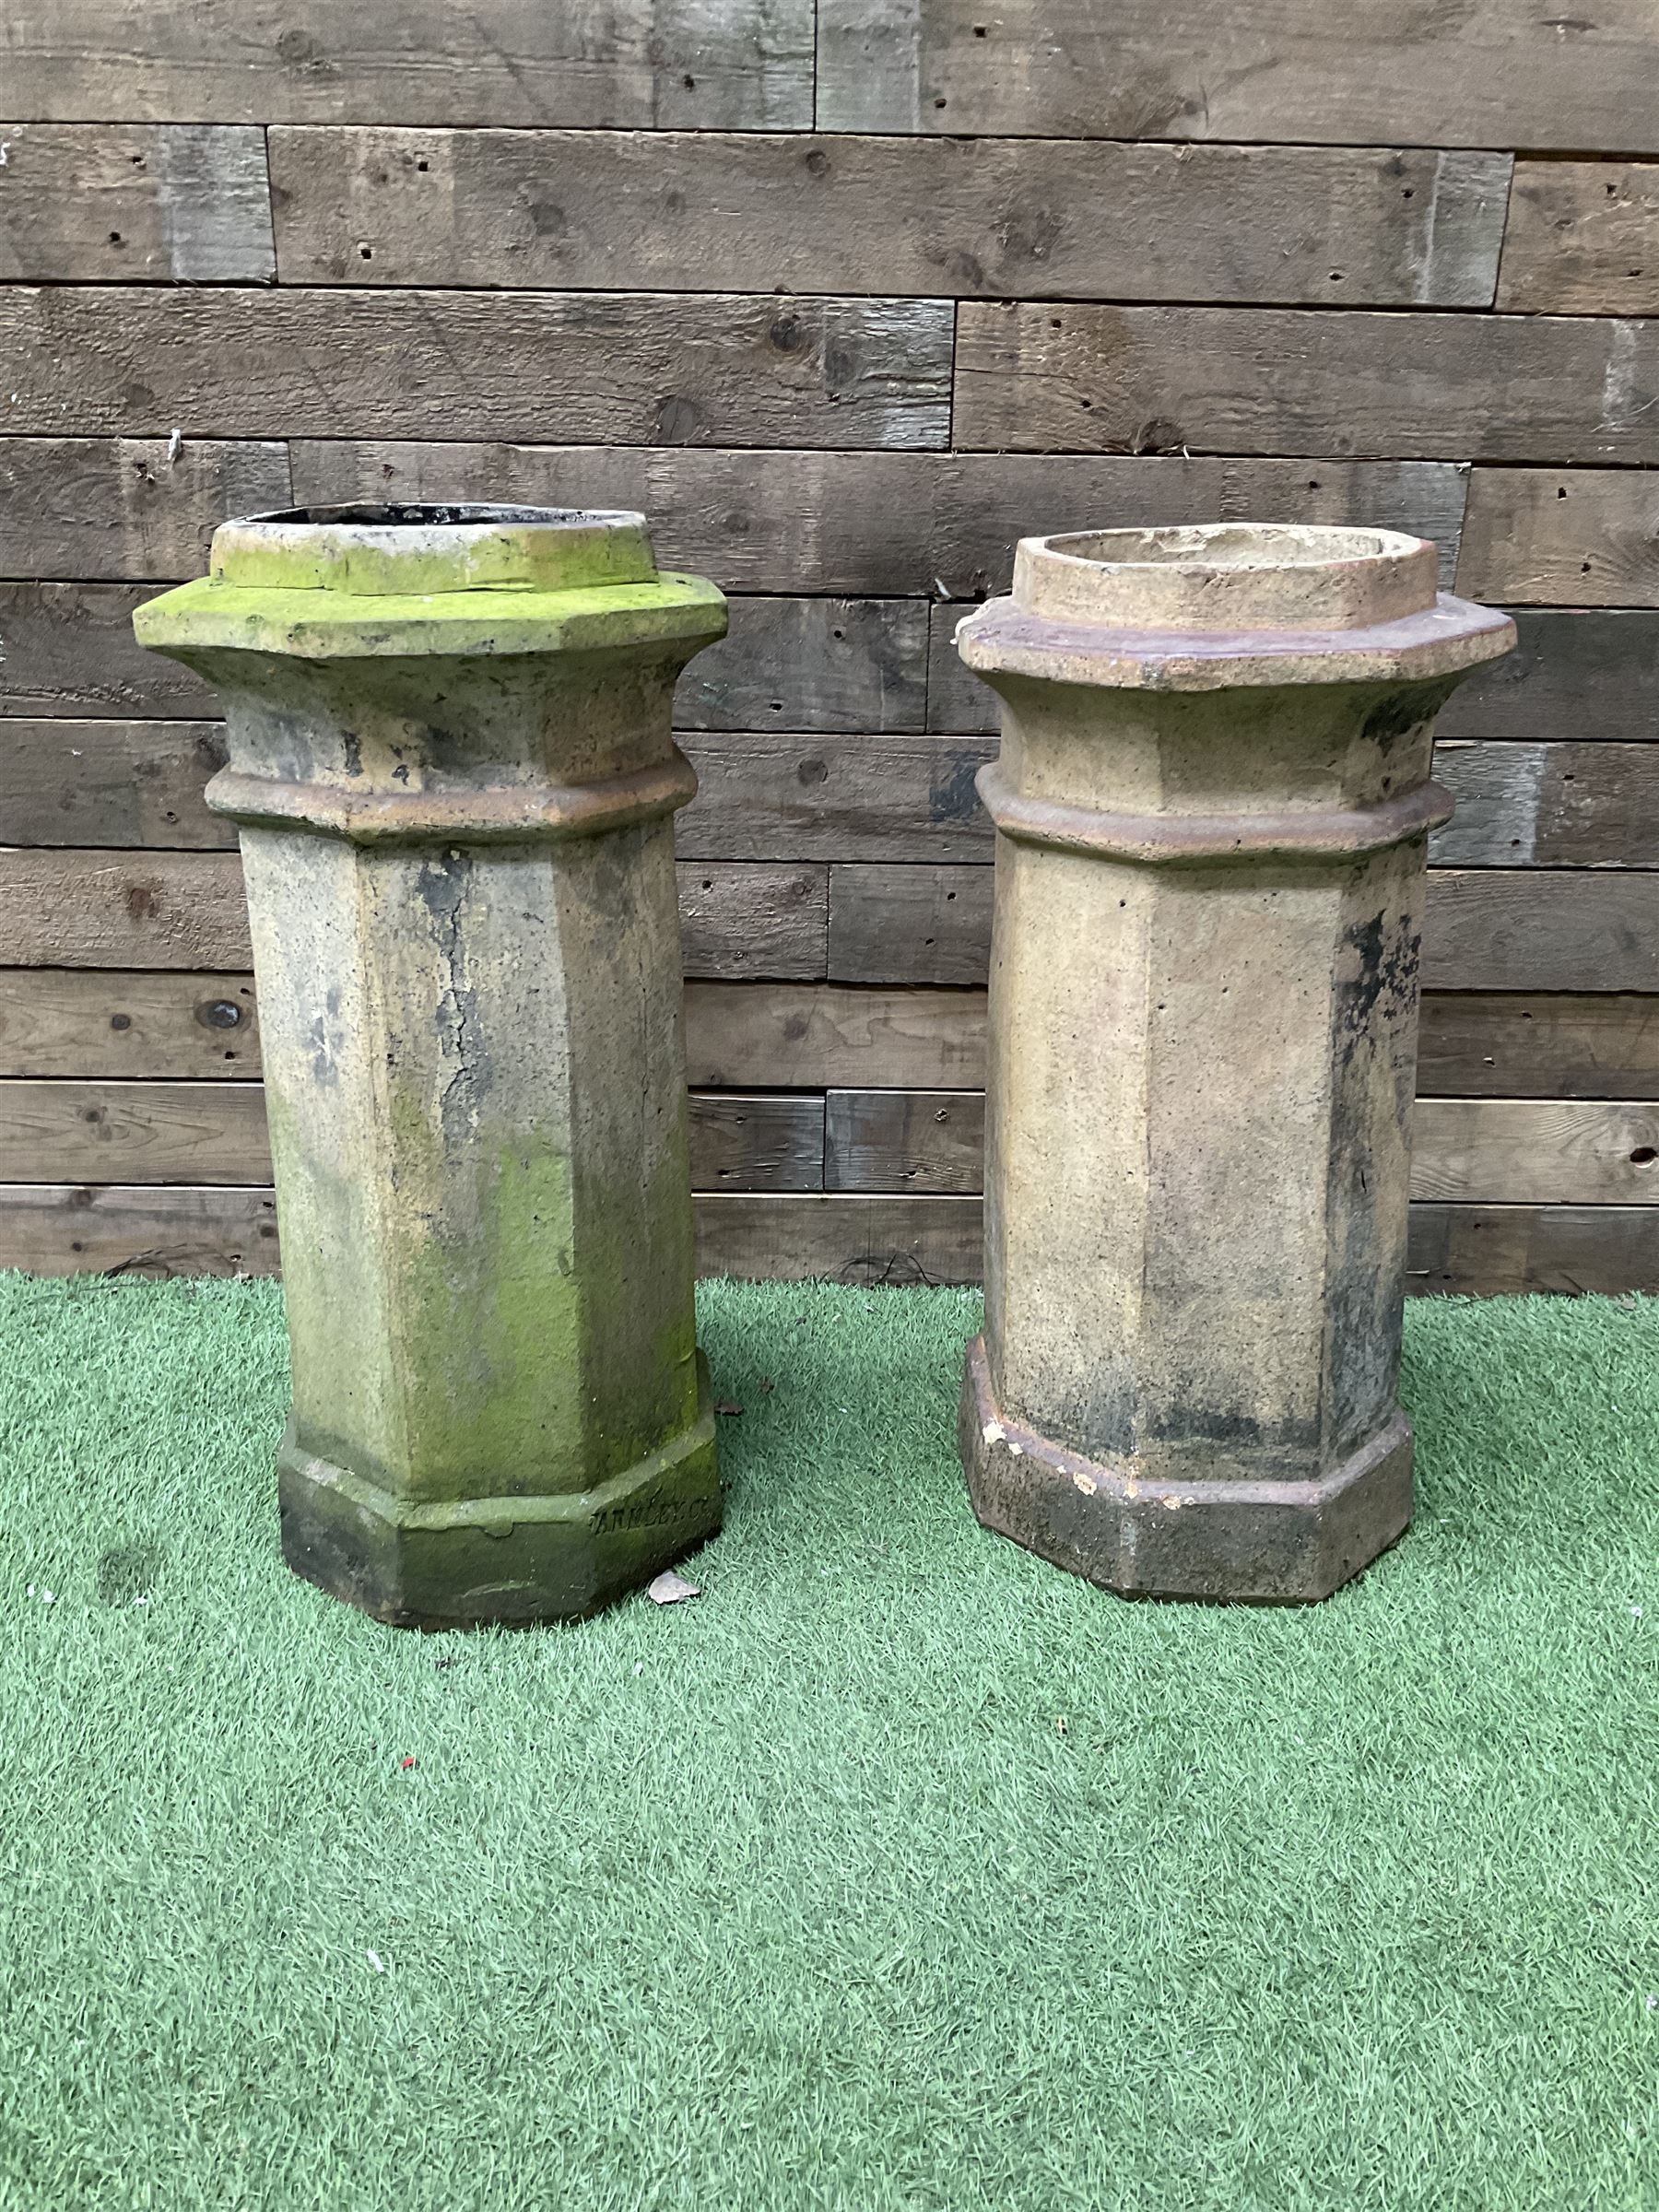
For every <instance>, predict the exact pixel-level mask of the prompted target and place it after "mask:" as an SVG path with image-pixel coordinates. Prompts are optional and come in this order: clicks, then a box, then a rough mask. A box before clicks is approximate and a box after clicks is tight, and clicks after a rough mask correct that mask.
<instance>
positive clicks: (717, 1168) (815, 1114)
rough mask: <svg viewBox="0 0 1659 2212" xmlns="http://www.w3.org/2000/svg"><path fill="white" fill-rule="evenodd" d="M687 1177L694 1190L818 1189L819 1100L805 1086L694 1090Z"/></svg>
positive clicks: (821, 1120)
mask: <svg viewBox="0 0 1659 2212" xmlns="http://www.w3.org/2000/svg"><path fill="white" fill-rule="evenodd" d="M691 1182H692V1185H693V1187H694V1188H695V1189H697V1190H700V1191H820V1190H822V1189H823V1187H824V1101H823V1100H822V1099H821V1098H817V1097H813V1096H811V1095H809V1094H808V1093H806V1092H805V1091H798V1092H795V1093H794V1095H793V1096H792V1095H790V1094H789V1093H787V1092H774V1093H772V1094H771V1095H770V1096H769V1095H765V1094H760V1095H751V1096H744V1095H741V1094H739V1093H735V1092H731V1091H727V1092H724V1093H722V1094H720V1095H719V1096H716V1097H713V1098H710V1097H707V1096H705V1095H703V1094H701V1093H699V1092H695V1091H694V1092H693V1093H692V1096H691Z"/></svg>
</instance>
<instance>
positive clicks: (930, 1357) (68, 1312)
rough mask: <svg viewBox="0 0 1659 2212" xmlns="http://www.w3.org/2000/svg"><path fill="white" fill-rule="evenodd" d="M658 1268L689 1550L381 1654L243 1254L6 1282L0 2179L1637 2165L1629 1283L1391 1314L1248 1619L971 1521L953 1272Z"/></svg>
mask: <svg viewBox="0 0 1659 2212" xmlns="http://www.w3.org/2000/svg"><path fill="white" fill-rule="evenodd" d="M702 1303H703V1316H704V1339H705V1342H706V1343H707V1345H708V1347H709V1350H710V1352H711V1355H712V1359H713V1363H714V1371H715V1378H716V1388H717V1391H718V1392H719V1393H720V1394H721V1395H723V1396H724V1397H728V1398H732V1399H735V1400H736V1401H738V1402H740V1403H741V1404H742V1406H744V1408H745V1410H744V1412H743V1414H742V1416H741V1418H727V1419H725V1420H724V1421H723V1423H722V1437H723V1444H724V1453H725V1465H726V1469H727V1475H728V1480H729V1484H730V1489H731V1500H730V1508H729V1518H728V1526H727V1531H726V1533H725V1535H723V1536H722V1537H721V1538H720V1539H719V1541H718V1542H716V1543H715V1544H713V1545H712V1546H710V1547H708V1548H707V1549H706V1550H705V1551H703V1552H702V1553H700V1555H699V1556H698V1557H697V1559H695V1560H694V1561H693V1562H691V1563H690V1565H689V1568H688V1571H689V1572H690V1573H692V1574H693V1575H694V1577H695V1578H696V1579H697V1580H698V1581H700V1583H702V1584H703V1585H704V1590H705V1594H704V1595H703V1596H702V1597H701V1598H700V1600H698V1601H696V1602H695V1603H692V1604H689V1605H685V1606H675V1607H669V1608H666V1609H663V1610H658V1609H657V1608H656V1607H654V1606H652V1605H650V1604H649V1603H648V1602H647V1601H646V1600H644V1599H643V1598H638V1599H634V1600H631V1601H629V1603H627V1604H626V1605H623V1606H618V1608H616V1609H615V1610H613V1611H612V1612H611V1613H609V1614H608V1615H606V1616H605V1617H604V1618H600V1619H598V1620H595V1621H592V1622H589V1623H587V1624H586V1625H584V1626H582V1627H577V1628H571V1629H553V1630H535V1631H531V1632H528V1633H523V1634H516V1635H509V1634H495V1633H490V1634H483V1635H475V1636H465V1635H449V1636H443V1637H437V1638H422V1637H419V1636H414V1635H408V1634H400V1633H399V1632H397V1631H395V1630H387V1629H382V1628H377V1627H375V1626H373V1625H371V1624H370V1623H368V1622H366V1621H363V1620H361V1619H359V1618H357V1617H356V1616H354V1615H352V1614H350V1613H349V1612H347V1611H346V1610H344V1609H343V1608H341V1607H339V1606H336V1605H334V1604H333V1603H331V1602H330V1601H329V1600H327V1599H325V1598H324V1597H323V1596H321V1595H320V1594H318V1593H317V1592H315V1591H313V1590H312V1589H310V1588H309V1587H307V1586H305V1585H303V1584H301V1583H298V1582H295V1581H293V1580H292V1579H291V1578H290V1577H289V1576H288V1574H287V1573H286V1572H285V1571H284V1570H283V1568H282V1567H281V1565H280V1563H279V1560H278V1559H277V1547H276V1515H275V1508H274V1502H273V1485H272V1477H271V1472H270V1470H271V1461H272V1453H273V1451H274V1449H275V1446H276V1442H277V1434H278V1430H279V1428H280V1424H281V1419H282V1412H283V1398H284V1390H285V1367H284V1347H283V1342H282V1335H281V1320H280V1305H279V1300H278V1294H277V1291H276V1289H275V1288H273V1287H272V1286H270V1285H267V1284H202V1285H183V1284H175V1285H150V1284H144V1283H136V1282H103V1281H99V1280H90V1279H82V1280H77V1281H72V1282H68V1283H34V1282H28V1281H25V1280H22V1279H20V1278H18V1277H0V1344H4V1347H5V1364H4V1370H3V1372H0V2206H5V2207H6V2212H11V2208H12V2207H18V2206H27V2207H29V2212H33V2208H34V2207H36V2206H41V2207H47V2206H51V2207H59V2206H67V2207H77V2208H78V2207H82V2206H88V2207H90V2206H99V2207H102V2206H111V2207H115V2206H121V2207H126V2206H146V2207H155V2208H156V2212H193V2208H194V2207H197V2206H202V2207H208V2206H211V2207H213V2208H214V2212H232V2208H235V2207H241V2206H258V2207H261V2208H262V2212H263V2208H264V2207H273V2208H280V2212H289V2208H290V2207H291V2208H293V2212H308V2208H311V2207H319V2208H324V2212H335V2208H336V2207H338V2208H347V2207H349V2208H350V2212H359V2207H360V2208H361V2212H382V2208H383V2212H406V2208H407V2212H474V2208H475V2207H476V2208H479V2212H482V2208H484V2207H488V2208H490V2212H494V2208H497V2207H501V2208H508V2207H512V2208H514V2212H516V2208H518V2207H525V2208H526V2212H528V2208H530V2207H535V2208H536V2212H540V2208H541V2207H547V2208H549V2212H587V2208H588V2207H600V2206H603V2207H606V2208H607V2212H608V2208H615V2212H635V2208H636V2207H652V2208H655V2207H674V2208H679V2207H685V2208H687V2212H691V2208H695V2212H705V2208H709V2212H715V2208H718V2212H725V2208H727V2207H742V2208H743V2212H751V2208H752V2212H804V2208H806V2207H811V2208H813V2212H819V2208H825V2207H836V2208H841V2207H845V2208H846V2212H888V2207H898V2206H917V2207H927V2208H928V2212H1051V2208H1053V2212H1058V2208H1060V2207H1072V2206H1084V2207H1093V2206H1147V2207H1153V2208H1156V2212H1163V2208H1164V2207H1184V2206H1216V2207H1229V2208H1230V2212H1231V2208H1235V2207H1253V2206H1273V2207H1279V2206H1310V2207H1312V2206H1318V2207H1322V2208H1323V2207H1327V2206H1342V2207H1345V2208H1346V2207H1352V2206H1386V2207H1395V2206H1402V2207H1404V2206H1410V2207H1418V2206H1422V2207H1433V2212H1454V2208H1455V2207H1460V2206H1502V2207H1504V2208H1505V2212H1525V2208H1530V2207H1535V2206H1563V2207H1572V2208H1574V2212H1582V2208H1584V2207H1595V2208H1596V2212H1603V2208H1606V2207H1613V2206H1653V2205H1655V2204H1656V2203H1659V2101H1656V2100H1659V1924H1656V1920H1655V1904H1656V1897H1655V1881H1654V1875H1655V1864H1656V1856H1655V1854H1656V1845H1655V1827H1654V1812H1655V1795H1656V1790H1655V1774H1656V1753H1659V1728H1656V1726H1655V1710H1656V1709H1655V1693H1656V1689H1659V1681H1656V1676H1655V1665H1654V1656H1655V1653H1656V1652H1659V1571H1656V1568H1655V1551H1656V1539H1659V1301H1631V1302H1630V1303H1626V1304H1620V1303H1615V1302H1610V1301H1602V1300H1585V1301H1583V1302H1578V1303H1571V1302H1565V1301H1545V1300H1536V1301H1519V1300H1510V1301H1501V1302H1496V1303H1492V1304H1489V1305H1484V1306H1482V1305H1475V1304H1469V1303H1464V1302H1444V1303H1419V1304H1418V1305H1416V1306H1415V1307H1414V1308H1413V1309H1412V1311H1411V1313H1410V1317H1409V1327H1408V1335H1409V1355H1410V1356H1409V1373H1408V1388H1407V1399H1408V1403H1409V1405H1410V1406H1411V1408H1412V1410H1413V1412H1414V1414H1415V1415H1416V1418H1417V1420H1418V1437H1419V1483H1420V1509H1419V1515H1418V1524H1417V1526H1416V1528H1415V1530H1414V1531H1413V1533H1412V1534H1411V1535H1409V1536H1408V1537H1407V1539H1406V1542H1405V1543H1404V1544H1403V1545H1402V1546H1401V1547H1399V1549H1398V1550H1396V1551H1395V1552H1394V1554H1392V1555H1391V1556H1390V1557H1389V1558H1388V1559H1385V1560H1384V1561H1382V1563H1381V1564H1380V1565H1379V1566H1378V1567H1376V1568H1375V1569H1374V1570H1373V1571H1371V1573H1370V1574H1368V1575H1366V1576H1365V1577H1364V1578H1363V1579H1362V1580H1361V1581H1360V1582H1359V1583H1356V1584H1354V1585H1353V1586H1351V1587H1350V1588H1349V1589H1347V1591H1345V1592H1342V1593H1341V1594H1338V1595H1337V1596H1336V1597H1335V1598H1334V1599H1333V1600H1331V1601H1330V1602H1329V1603H1328V1604H1326V1605H1324V1606H1319V1607H1317V1608H1314V1609H1312V1610H1308V1611H1290V1612H1286V1611H1258V1610H1243V1609H1238V1610H1231V1609H1225V1608H1220V1607H1195V1606H1168V1605H1165V1606H1159V1605H1125V1604H1123V1603H1120V1602H1118V1601H1116V1600H1114V1599H1112V1598H1111V1597H1108V1596H1105V1595H1102V1594H1100V1593H1099V1592H1097V1591H1093V1590H1090V1589H1088V1587H1086V1586H1085V1585H1083V1584H1081V1583H1076V1582H1073V1581H1071V1580H1069V1579H1067V1578H1066V1577H1065V1576H1064V1575H1061V1574H1059V1573H1057V1572H1056V1571H1054V1570H1053V1569H1052V1568H1050V1567H1046V1566H1044V1565H1042V1564H1041V1563H1040V1562H1039V1561H1037V1560H1035V1559H1030V1558H1028V1557H1027V1556H1026V1555H1025V1554H1023V1553H1022V1552H1020V1551H1018V1550H1016V1549H1015V1548H1014V1547H1011V1546H1010V1545H1008V1544H1006V1543H1005V1542H1003V1541H1001V1540H1000V1539H998V1538H995V1537H993V1536H990V1535H985V1534H984V1533H982V1531H981V1530H979V1529H978V1528H977V1527H976V1526H975V1525H974V1524H973V1522H972V1520H971V1517H970V1515H969V1512H968V1509H967V1505H966V1502H965V1499H964V1495H963V1491H962V1488H961V1482H960V1477H959V1472H958V1469H957V1466H956V1464H955V1458H954V1450H953V1444H952V1424H953V1416H954V1408H955V1399H956V1389H957V1378H958V1374H959V1363H960V1357H961V1349H962V1346H963V1342H964V1340H965V1338H966V1336H967V1335H968V1334H969V1332H970V1330H971V1326H972V1325H973V1322H974V1318H975V1314H976V1310H977V1309H976V1301H975V1300H973V1299H971V1297H969V1296H967V1295H965V1294H961V1293H958V1292H954V1291H881V1292H870V1293H865V1292H859V1291H849V1290H842V1289H830V1288H801V1287H799V1286H794V1285H785V1286H770V1287H764V1288H748V1287H740V1286H731V1285H716V1286H711V1287H707V1288H705V1290H704V1292H703V1294H702ZM762 1378H769V1379H770V1380H771V1382H772V1383H773V1384H774V1385H775V1387H773V1388H772V1389H771V1390H770V1391H767V1390H765V1389H763V1388H762ZM30 1585H32V1587H33V1594H32V1595H30V1594H29V1589H30ZM47 1591H50V1592H51V1593H52V1602H51V1603H50V1604H49V1603H47V1602H46V1597H45V1593H46V1592H47ZM411 1757H412V1758H413V1759H415V1760H416V1761H417V1762H418V1763H417V1764H416V1765H414V1766H413V1767H406V1766H405V1765H404V1764H403V1762H404V1761H405V1760H406V1759H408V1758H411Z"/></svg>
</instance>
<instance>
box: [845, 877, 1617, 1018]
mask: <svg viewBox="0 0 1659 2212" xmlns="http://www.w3.org/2000/svg"><path fill="white" fill-rule="evenodd" d="M992 874H993V871H992V870H991V869H990V868H988V867H983V866H973V865H963V866H956V867H906V866H874V865H861V864H858V863H855V862H847V863H843V864H839V865H836V864H832V865H831V866H830V938H829V945H830V969H829V972H830V979H831V980H832V981H833V982H849V983H851V982H863V983H893V982H921V983H935V984H941V983H942V984H952V985H955V984H982V983H983V982H984V980H985V969H986V962H987V959H988V957H989V952H990V943H991V877H992ZM1423 981H1424V983H1425V986H1426V987H1427V988H1429V989H1431V990H1439V991H1535V992H1536V991H1628V992H1653V991H1659V874H1656V873H1639V872H1635V871H1631V872H1629V873H1617V872H1612V871H1609V872H1607V873H1606V874H1602V873H1590V872H1581V871H1571V870H1562V871H1561V872H1559V873H1551V872H1549V871H1547V870H1533V869H1528V868H1438V869H1435V870H1433V871H1431V873H1430V877H1429V915H1428V922H1427V925H1426V927H1425V930H1424V936H1423Z"/></svg>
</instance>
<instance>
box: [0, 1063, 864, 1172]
mask: <svg viewBox="0 0 1659 2212" xmlns="http://www.w3.org/2000/svg"><path fill="white" fill-rule="evenodd" d="M690 1119H691V1176H692V1181H693V1182H694V1183H695V1184H696V1185H697V1187H698V1188H699V1189H700V1190H711V1191H727V1190H729V1191H816V1190H821V1189H822V1187H823V1182H824V1101H823V1100H822V1098H820V1097H815V1096H811V1095H809V1094H807V1093H806V1092H797V1093H795V1094H794V1095H790V1094H787V1093H777V1092H774V1093H771V1094H770V1095H765V1094H762V1095H759V1096H752V1097H750V1096H745V1095H743V1094H741V1093H737V1092H731V1091H727V1092H722V1093H720V1094H718V1095H716V1096H713V1097H708V1096H704V1095H701V1094H699V1093H693V1095H692V1098H691V1101H690ZM0 1161H4V1163H5V1167H6V1175H7V1177H8V1178H9V1179H10V1180H11V1181H13V1182H130V1183H140V1182H182V1183H203V1182H220V1183H249V1184H252V1183H260V1182H269V1181H270V1177H271V1152H270V1143H269V1138H268V1136H267V1135H266V1129H265V1088H264V1086H263V1085H261V1084H258V1083H200V1082H198V1083H192V1082H179V1081H168V1082H142V1083H141V1082H86V1081H70V1082H32V1081H23V1082H0Z"/></svg>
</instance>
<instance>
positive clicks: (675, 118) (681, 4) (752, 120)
mask: <svg viewBox="0 0 1659 2212" xmlns="http://www.w3.org/2000/svg"><path fill="white" fill-rule="evenodd" d="M813 28H814V26H813V9H812V6H811V0H560V4H559V6H556V7H549V6H539V5H536V4H535V0H469V5H468V6H465V7H455V6H450V5H449V4H448V0H398V4H397V6H395V7H381V6H371V7H358V8H344V7H337V6H327V5H325V4H324V0H280V5H278V4H277V0H216V5H215V6H213V7H211V8H203V7H186V6H174V5H157V4H156V0H8V6H7V10H6V95H5V104H6V106H7V108H8V109H9V110H10V111H11V112H14V113H16V114H20V115H31V116H44V117H53V116H62V117H65V118H68V119H70V120H72V121H79V120H81V119H83V118H96V117H100V116H104V117H109V118H112V119H115V120H123V121H124V120H126V119H128V118H140V119H143V120H147V121H160V122H171V121H186V122H190V121H195V122H206V123H260V124H264V123H277V122H282V123H407V124H428V123H439V124H584V125H588V126H599V127H610V128H634V129H638V128H644V127H649V126H652V125H655V124H664V125H666V124H677V125H680V126H683V127H685V128H688V129H699V130H750V129H753V130H761V129H767V130H792V129H797V128H800V127H803V126H805V125H806V124H809V123H810V122H811V120H812V88H813ZM1585 143H1586V144H1589V143H1591V142H1590V141H1588V140H1586V141H1585Z"/></svg>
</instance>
